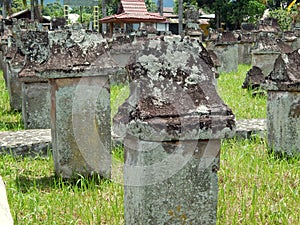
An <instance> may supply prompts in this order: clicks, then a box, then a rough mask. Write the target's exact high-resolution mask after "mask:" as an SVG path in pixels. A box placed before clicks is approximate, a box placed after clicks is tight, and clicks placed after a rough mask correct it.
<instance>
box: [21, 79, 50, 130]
mask: <svg viewBox="0 0 300 225" xmlns="http://www.w3.org/2000/svg"><path fill="white" fill-rule="evenodd" d="M21 80H22V81H23V83H22V118H23V122H24V127H25V129H49V128H50V99H51V97H50V85H49V83H48V80H45V79H34V80H30V79H28V78H25V79H21Z"/></svg>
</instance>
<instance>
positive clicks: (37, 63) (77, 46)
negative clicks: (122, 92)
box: [20, 29, 118, 78]
mask: <svg viewBox="0 0 300 225" xmlns="http://www.w3.org/2000/svg"><path fill="white" fill-rule="evenodd" d="M22 43H23V46H22V47H23V48H22V50H23V51H24V52H26V59H27V60H26V65H25V67H24V68H23V70H22V71H21V73H20V76H30V75H32V74H36V75H37V76H42V77H44V78H63V77H81V76H99V75H109V74H111V73H112V72H114V71H115V69H116V68H117V67H118V66H117V65H116V63H115V62H114V61H113V60H112V59H111V57H110V55H109V54H108V52H107V48H108V45H107V42H106V40H105V39H103V38H102V36H101V35H100V34H97V33H93V32H89V31H86V30H82V29H73V30H64V31H52V32H49V33H42V32H37V31H27V32H25V33H23V34H22ZM28 46H29V47H28ZM30 71H33V73H31V72H30Z"/></svg>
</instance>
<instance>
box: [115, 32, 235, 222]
mask: <svg viewBox="0 0 300 225" xmlns="http://www.w3.org/2000/svg"><path fill="white" fill-rule="evenodd" d="M207 57H209V56H208V53H207V51H206V50H205V49H204V47H203V46H202V45H201V44H200V43H199V42H197V41H195V40H194V41H191V40H189V39H184V40H180V38H178V37H167V36H165V37H164V38H158V39H152V40H148V41H146V42H145V43H143V44H142V46H141V47H140V50H139V51H137V52H136V54H135V55H134V56H133V57H132V59H131V60H132V61H130V63H129V64H128V66H127V70H128V72H129V77H130V85H131V87H130V89H131V95H130V97H129V98H128V99H127V100H126V102H125V103H124V104H123V105H122V106H121V107H120V108H119V111H118V114H117V115H116V117H115V123H116V122H118V123H120V124H118V126H119V127H120V129H122V128H123V129H126V131H125V133H126V136H125V139H124V146H125V166H124V185H125V187H124V188H125V189H124V192H125V193H124V207H125V221H126V224H215V223H216V215H217V214H216V212H217V202H218V198H217V194H218V178H217V171H218V168H219V160H220V158H219V156H220V139H221V138H224V137H227V136H231V135H233V133H234V132H233V131H234V129H235V120H234V115H233V113H232V111H231V109H229V108H228V107H227V106H226V105H225V104H224V103H223V101H222V100H221V99H220V98H219V96H218V94H217V92H216V87H215V86H214V83H215V82H214V80H215V77H214V72H213V71H212V69H211V66H209V65H208V64H207V63H206V61H209V60H211V59H210V58H209V59H208V58H207Z"/></svg>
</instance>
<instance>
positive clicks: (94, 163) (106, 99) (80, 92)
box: [51, 76, 111, 178]
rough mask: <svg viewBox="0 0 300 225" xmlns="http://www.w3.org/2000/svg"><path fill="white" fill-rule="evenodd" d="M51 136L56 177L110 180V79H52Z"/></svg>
mask: <svg viewBox="0 0 300 225" xmlns="http://www.w3.org/2000/svg"><path fill="white" fill-rule="evenodd" d="M51 87H52V97H51V101H52V102H51V104H52V106H51V121H52V122H51V123H52V126H51V132H52V138H53V155H54V163H55V170H56V173H58V174H59V175H61V176H62V177H66V178H70V177H73V176H76V174H81V175H83V176H89V175H91V174H93V173H97V174H101V175H102V176H105V177H110V167H111V135H110V119H109V118H110V95H109V84H108V77H106V76H103V77H101V76H99V77H82V78H61V79H52V80H51Z"/></svg>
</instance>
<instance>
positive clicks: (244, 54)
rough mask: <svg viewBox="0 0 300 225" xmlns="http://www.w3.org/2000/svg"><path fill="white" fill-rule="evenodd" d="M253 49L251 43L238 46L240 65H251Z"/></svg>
mask: <svg viewBox="0 0 300 225" xmlns="http://www.w3.org/2000/svg"><path fill="white" fill-rule="evenodd" d="M251 48H252V43H251V42H250V43H248V42H247V43H239V44H238V64H248V65H250V64H251Z"/></svg>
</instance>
